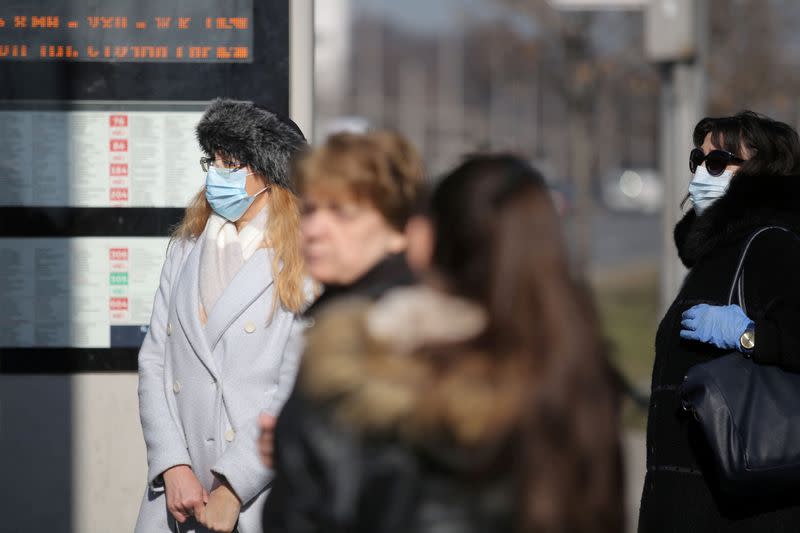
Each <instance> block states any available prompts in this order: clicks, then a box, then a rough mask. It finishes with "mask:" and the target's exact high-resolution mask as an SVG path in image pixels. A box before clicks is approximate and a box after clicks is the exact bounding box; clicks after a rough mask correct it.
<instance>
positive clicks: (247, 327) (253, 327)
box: [244, 320, 256, 333]
mask: <svg viewBox="0 0 800 533" xmlns="http://www.w3.org/2000/svg"><path fill="white" fill-rule="evenodd" d="M244 330H245V331H246V332H247V333H253V332H254V331H255V330H256V324H255V322H253V321H252V320H248V321H247V322H245V325H244Z"/></svg>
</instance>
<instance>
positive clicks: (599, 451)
mask: <svg viewBox="0 0 800 533" xmlns="http://www.w3.org/2000/svg"><path fill="white" fill-rule="evenodd" d="M430 214H431V218H432V221H433V225H434V229H435V236H436V245H435V247H434V252H433V259H432V262H433V267H434V268H435V269H436V270H437V271H438V272H439V273H440V274H441V276H442V278H444V279H445V280H446V283H447V284H448V285H449V288H450V290H451V291H452V292H454V293H456V294H459V295H461V296H463V297H466V298H468V299H471V300H473V301H476V302H478V303H480V304H481V305H482V306H483V307H485V309H486V310H487V315H488V326H487V329H486V331H485V333H484V335H483V337H482V338H480V339H475V340H474V341H473V342H475V343H478V344H479V345H480V347H482V348H483V350H482V351H484V352H486V353H488V354H490V355H489V357H491V359H492V360H493V361H495V363H497V364H501V363H502V362H504V361H505V362H508V361H514V362H518V363H519V367H520V368H521V369H523V370H522V372H524V375H525V381H526V386H525V387H524V392H523V393H522V394H523V397H521V398H520V405H521V411H520V416H519V417H518V420H519V427H517V428H516V430H518V432H517V433H512V434H517V435H519V436H520V437H521V438H520V439H519V443H518V445H517V446H516V447H515V449H516V450H517V452H515V453H516V457H515V458H514V460H515V463H514V468H513V470H514V472H515V476H516V479H517V482H518V490H517V497H518V498H517V502H518V503H517V510H518V512H519V520H520V524H519V526H520V528H519V530H520V531H524V532H533V531H536V532H574V533H581V532H592V533H604V532H608V533H611V532H614V533H616V532H618V531H621V530H622V523H623V519H622V514H623V513H622V501H623V498H622V481H621V478H622V475H621V466H620V464H621V463H620V449H619V436H618V429H619V428H618V414H617V398H616V394H615V391H614V389H613V386H612V384H611V382H610V379H609V372H608V364H607V361H606V358H605V356H604V354H603V351H602V348H601V342H600V335H599V331H598V329H599V328H598V322H597V319H596V315H595V313H594V309H593V305H592V302H591V298H589V297H588V295H587V292H586V291H585V290H583V287H582V286H581V285H580V284H578V283H577V282H576V281H575V279H574V278H573V276H572V275H571V273H570V268H569V264H568V263H569V262H568V257H567V250H566V246H565V244H564V241H563V239H562V236H561V226H560V221H559V218H558V215H557V213H556V210H555V207H554V205H553V203H552V200H551V197H550V192H549V190H548V188H547V185H546V184H545V181H544V179H543V178H542V176H541V174H540V173H539V172H537V171H536V170H535V169H533V168H532V167H531V166H529V165H528V164H527V163H526V162H524V161H523V160H521V159H519V158H517V157H514V156H510V155H483V156H473V157H471V158H469V159H468V160H466V161H465V162H464V163H463V164H461V165H460V166H459V167H457V168H456V169H455V170H453V171H452V172H451V173H450V174H448V175H447V176H446V177H444V178H443V180H442V181H441V183H440V184H439V186H438V187H437V188H436V190H435V191H434V193H433V195H432V198H431V202H430ZM466 348H469V347H466Z"/></svg>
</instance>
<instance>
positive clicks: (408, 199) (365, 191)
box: [294, 131, 423, 231]
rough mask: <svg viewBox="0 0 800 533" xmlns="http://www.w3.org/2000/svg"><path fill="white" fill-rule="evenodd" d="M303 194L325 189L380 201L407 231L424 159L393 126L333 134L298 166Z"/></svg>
mask: <svg viewBox="0 0 800 533" xmlns="http://www.w3.org/2000/svg"><path fill="white" fill-rule="evenodd" d="M294 178H295V180H296V183H297V187H298V190H299V191H300V194H301V195H302V194H305V193H306V192H307V191H308V190H310V189H314V190H322V191H326V192H330V193H332V194H333V195H334V196H336V195H342V196H349V197H353V198H354V199H355V200H356V201H363V202H367V203H369V204H371V205H372V206H374V207H375V208H376V209H377V210H378V211H379V212H380V213H381V214H382V215H383V217H384V218H385V219H386V220H387V221H388V222H389V224H391V225H392V227H394V228H395V229H396V230H398V231H403V229H404V228H405V225H406V222H407V221H408V218H409V217H410V216H411V214H412V211H413V209H414V207H415V206H416V199H417V195H418V194H419V191H420V188H421V186H422V180H423V167H422V159H421V158H420V156H419V154H418V153H417V151H416V149H414V147H413V146H412V145H411V143H409V142H408V141H407V140H406V139H405V138H404V137H402V136H401V135H398V134H397V133H393V132H390V131H375V132H370V133H366V134H354V133H339V134H335V135H331V136H330V137H328V139H327V140H326V141H325V144H323V145H322V146H320V147H318V148H316V149H314V150H311V151H310V152H308V153H307V154H305V156H303V157H301V158H300V159H299V160H298V161H297V163H296V165H295V168H294Z"/></svg>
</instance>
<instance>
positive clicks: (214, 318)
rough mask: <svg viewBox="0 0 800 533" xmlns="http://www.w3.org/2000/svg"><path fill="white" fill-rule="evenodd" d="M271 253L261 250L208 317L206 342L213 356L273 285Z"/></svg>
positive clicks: (242, 270) (232, 281)
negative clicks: (223, 338) (244, 315)
mask: <svg viewBox="0 0 800 533" xmlns="http://www.w3.org/2000/svg"><path fill="white" fill-rule="evenodd" d="M272 283H273V279H272V260H271V254H270V251H269V250H268V249H266V248H259V249H258V250H256V252H255V253H254V254H253V255H252V257H250V259H248V260H247V261H246V262H245V263H244V265H242V268H241V269H240V270H239V272H237V273H236V275H235V276H234V277H233V280H231V283H230V285H228V286H227V287H226V288H225V291H224V292H223V293H222V295H221V296H220V297H219V300H217V303H216V304H214V307H213V308H212V309H211V311H210V312H209V315H208V322H207V323H206V327H205V339H206V341H207V342H208V347H209V348H210V349H211V351H212V352H213V351H214V349H215V348H216V346H217V343H218V342H219V340H220V338H222V335H223V334H224V333H225V331H226V330H227V329H228V328H229V327H230V325H231V324H232V323H233V322H234V321H235V320H236V319H237V318H239V316H241V314H242V313H243V312H244V311H245V310H246V309H247V308H248V307H250V305H252V304H253V302H254V301H256V300H257V299H258V298H259V297H260V296H261V295H262V294H264V291H266V290H267V289H268V288H269V286H270V285H272Z"/></svg>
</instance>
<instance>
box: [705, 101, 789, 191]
mask: <svg viewBox="0 0 800 533" xmlns="http://www.w3.org/2000/svg"><path fill="white" fill-rule="evenodd" d="M709 133H710V134H711V142H712V143H713V144H714V146H716V147H717V148H720V149H722V150H726V151H728V152H730V153H732V154H734V155H735V156H737V157H740V158H742V159H747V160H746V161H745V162H744V163H742V165H741V166H740V167H739V170H737V171H736V174H737V175H738V176H765V175H770V176H787V175H792V174H798V173H800V138H798V136H797V132H796V131H795V130H794V129H793V128H792V127H791V126H789V125H788V124H785V123H783V122H779V121H777V120H773V119H771V118H769V117H766V116H764V115H761V114H759V113H755V112H753V111H742V112H740V113H738V114H736V115H733V116H731V117H719V118H711V117H706V118H704V119H703V120H701V121H700V122H698V123H697V126H695V128H694V134H693V135H692V138H693V140H694V144H695V146H697V147H700V146H702V144H703V141H704V140H705V138H706V136H707V135H708V134H709ZM748 155H749V158H748Z"/></svg>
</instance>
